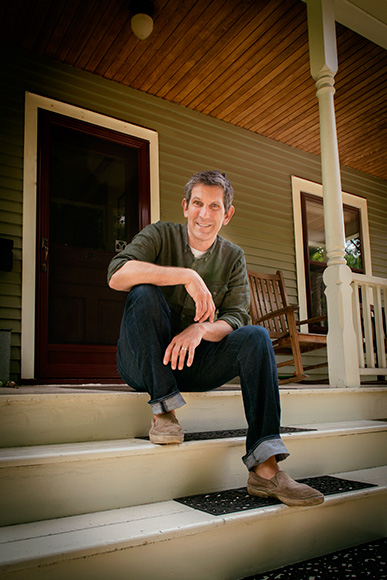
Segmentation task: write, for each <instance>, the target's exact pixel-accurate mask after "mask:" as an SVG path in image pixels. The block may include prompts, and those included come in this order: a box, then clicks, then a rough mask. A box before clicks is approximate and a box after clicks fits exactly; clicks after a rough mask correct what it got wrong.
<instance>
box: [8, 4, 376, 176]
mask: <svg viewBox="0 0 387 580" xmlns="http://www.w3.org/2000/svg"><path fill="white" fill-rule="evenodd" d="M130 18H131V14H130V11H129V0H105V1H102V0H12V2H11V1H9V2H2V3H1V7H0V34H1V38H2V40H3V41H5V42H6V43H7V44H8V45H10V44H11V45H15V46H19V47H23V48H25V49H27V50H30V51H33V52H36V53H39V54H41V55H44V56H46V57H50V58H53V59H56V60H59V61H61V62H64V63H66V64H68V65H71V66H74V67H76V68H79V69H82V70H85V71H89V72H91V73H94V74H97V75H100V76H101V77H104V78H106V79H109V80H112V81H114V82H117V83H120V84H123V85H127V86H130V87H133V88H134V89H138V90H140V91H144V92H146V93H149V94H152V95H155V96H157V97H161V98H162V99H166V100H167V101H171V102H173V103H178V104H180V105H183V106H185V107H189V108H191V109H194V110H195V111H199V112H201V113H203V114H206V115H210V116H211V117H215V118H216V119H220V120H222V121H225V122H227V123H230V124H232V125H237V126H239V127H243V128H244V129H247V130H248V131H252V132H253V133H258V134H260V135H264V136H266V137H269V138H271V139H275V140H276V141H280V142H282V143H285V144H287V145H290V146H292V147H297V148H299V149H301V150H303V151H306V152H309V153H313V154H316V155H319V154H320V144H319V122H318V104H317V98H316V96H315V93H316V89H315V85H314V81H313V79H312V78H311V76H310V72H309V60H308V32H307V18H306V5H305V3H304V2H302V1H301V0H208V1H204V0H155V12H154V15H153V18H154V30H153V33H152V35H151V36H150V37H149V38H148V39H147V40H142V41H141V40H138V39H137V38H136V37H135V36H134V34H133V33H132V31H131V27H130ZM337 42H338V57H339V71H338V73H337V75H336V95H335V107H336V115H337V132H338V138H339V152H340V162H341V163H342V164H343V165H346V166H348V167H351V168H353V169H356V170H359V171H362V172H364V173H368V174H370V175H374V176H376V177H380V178H382V179H385V180H387V155H386V142H387V121H386V119H387V105H386V102H387V74H386V73H387V51H386V50H385V49H383V48H381V47H380V46H378V45H376V44H373V43H372V42H370V41H369V40H366V39H365V38H363V37H362V36H359V35H358V34H356V33H355V32H352V31H351V30H349V29H347V28H345V27H344V26H342V25H340V24H338V25H337Z"/></svg>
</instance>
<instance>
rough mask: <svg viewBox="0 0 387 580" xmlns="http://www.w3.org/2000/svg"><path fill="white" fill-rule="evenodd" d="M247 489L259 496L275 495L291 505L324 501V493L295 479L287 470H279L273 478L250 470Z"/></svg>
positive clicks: (316, 503)
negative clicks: (267, 477) (260, 475)
mask: <svg viewBox="0 0 387 580" xmlns="http://www.w3.org/2000/svg"><path fill="white" fill-rule="evenodd" d="M247 491H248V493H249V494H250V495H256V496H258V497H275V498H276V499H279V500H280V501H282V502H283V503H284V504H286V505H289V506H297V505H298V506H303V505H304V506H309V505H318V504H320V503H323V502H324V495H323V494H322V493H320V492H319V491H317V490H316V489H313V487H310V486H309V485H306V484H305V483H298V482H297V481H294V479H292V478H291V477H290V475H288V474H287V473H285V471H278V473H276V474H275V476H274V477H273V478H272V479H264V478H262V477H259V475H257V474H256V473H255V471H250V475H249V479H248V482H247Z"/></svg>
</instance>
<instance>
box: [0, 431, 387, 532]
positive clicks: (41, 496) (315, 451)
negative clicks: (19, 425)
mask: <svg viewBox="0 0 387 580" xmlns="http://www.w3.org/2000/svg"><path fill="white" fill-rule="evenodd" d="M283 439H284V442H285V444H286V445H287V447H288V449H289V451H290V453H291V457H290V458H289V459H288V460H287V461H286V470H287V471H288V472H289V473H290V474H291V475H292V476H293V477H306V476H313V475H322V474H329V473H335V472H339V471H343V470H345V471H349V470H355V469H360V468H366V467H374V466H380V465H384V464H386V463H387V431H381V430H380V431H367V430H365V431H355V432H353V433H351V434H350V433H349V432H347V433H346V434H343V433H340V434H339V435H337V434H334V433H330V434H319V433H311V434H302V435H297V434H292V435H284V437H283ZM137 445H138V449H136V448H135V447H136V446H135V447H134V448H132V449H127V450H125V449H120V451H119V453H116V456H114V453H113V452H109V454H108V456H106V452H105V455H104V454H103V449H102V448H101V453H98V449H97V450H96V452H95V453H94V458H93V454H90V452H89V453H86V454H85V453H83V454H82V453H79V455H77V454H74V450H73V449H72V448H71V446H70V448H71V449H69V452H70V451H71V453H72V455H71V456H69V455H68V454H67V457H66V453H65V450H63V449H62V452H61V454H59V453H58V455H57V456H55V455H53V456H52V457H48V458H47V457H46V458H45V459H44V460H43V461H42V460H39V459H33V458H32V455H31V459H30V460H29V459H28V456H25V457H24V459H23V460H18V461H16V459H15V460H14V462H13V465H9V466H8V467H5V466H4V467H3V468H1V469H0V524H1V525H11V524H14V523H21V522H28V521H37V520H42V519H49V518H56V517H64V516H70V515H75V514H81V513H88V512H95V511H101V510H108V509H115V508H120V507H126V506H131V505H140V504H146V503H152V502H159V501H165V500H169V499H173V498H176V497H181V496H185V495H193V494H196V493H205V492H211V491H217V490H221V489H230V488H234V487H241V486H245V485H246V478H247V472H246V469H245V467H244V465H243V463H242V462H241V456H242V455H243V454H244V452H245V451H244V441H243V440H242V439H236V440H234V441H233V442H230V440H218V441H206V442H190V443H187V444H184V445H182V446H152V445H150V444H149V443H143V442H139V441H137ZM109 455H110V456H109ZM284 467H285V465H284Z"/></svg>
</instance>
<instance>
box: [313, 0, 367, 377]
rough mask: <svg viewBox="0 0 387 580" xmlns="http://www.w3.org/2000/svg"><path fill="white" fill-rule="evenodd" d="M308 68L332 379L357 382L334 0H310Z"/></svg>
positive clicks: (357, 367) (357, 370) (329, 363)
mask: <svg viewBox="0 0 387 580" xmlns="http://www.w3.org/2000/svg"><path fill="white" fill-rule="evenodd" d="M308 30H309V52H310V68H311V73H312V76H313V78H314V79H315V81H316V86H317V98H318V101H319V112H320V142H321V169H322V182H323V199H324V221H325V244H326V251H327V257H328V261H327V268H326V270H325V272H324V282H325V284H326V289H325V294H326V297H327V305H328V326H329V330H328V337H327V347H328V367H329V383H330V385H331V386H334V387H343V386H348V387H352V386H359V385H360V375H359V364H358V360H357V359H358V357H357V344H356V335H355V330H354V327H353V320H352V288H351V285H350V284H351V280H352V272H351V270H350V268H349V267H348V266H347V264H346V261H345V258H344V256H345V233H344V214H343V202H342V194H341V179H340V164H339V153H338V145H337V133H336V119H335V108H334V98H333V96H334V93H335V89H334V82H335V80H334V79H335V74H336V72H337V47H336V31H335V15H334V6H333V0H308Z"/></svg>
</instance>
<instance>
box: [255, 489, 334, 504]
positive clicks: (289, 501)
mask: <svg viewBox="0 0 387 580" xmlns="http://www.w3.org/2000/svg"><path fill="white" fill-rule="evenodd" d="M247 493H248V494H249V495H254V496H256V497H273V498H274V499H278V500H279V501H281V502H282V503H284V504H285V505H287V506H290V507H295V506H313V505H320V504H322V503H324V501H325V498H324V496H323V497H321V496H319V495H318V496H315V497H309V498H306V499H292V498H290V497H284V496H281V495H276V494H271V493H267V492H266V491H259V490H257V489H255V488H253V487H247Z"/></svg>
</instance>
